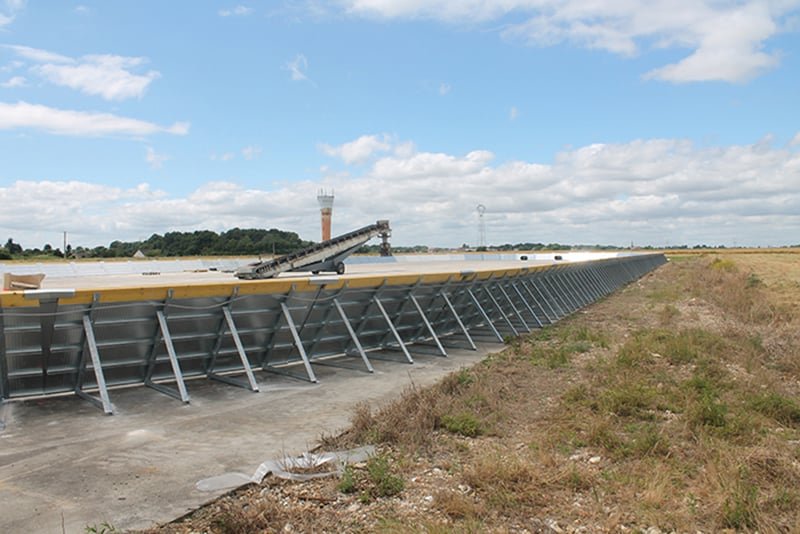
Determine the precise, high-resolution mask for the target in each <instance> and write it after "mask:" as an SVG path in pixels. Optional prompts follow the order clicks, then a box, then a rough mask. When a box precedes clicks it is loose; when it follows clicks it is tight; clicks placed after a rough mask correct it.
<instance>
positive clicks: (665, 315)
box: [91, 254, 800, 533]
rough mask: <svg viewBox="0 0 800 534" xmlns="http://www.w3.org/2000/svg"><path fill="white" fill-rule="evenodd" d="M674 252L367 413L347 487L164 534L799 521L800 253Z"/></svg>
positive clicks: (235, 500) (256, 498) (358, 422)
mask: <svg viewBox="0 0 800 534" xmlns="http://www.w3.org/2000/svg"><path fill="white" fill-rule="evenodd" d="M671 259H672V261H671V263H670V264H668V265H666V266H664V267H662V268H660V269H659V270H657V271H656V272H654V273H651V274H650V275H648V276H646V277H645V278H643V279H641V280H640V281H638V282H636V283H634V284H632V285H631V286H629V287H627V288H625V289H624V290H622V291H620V292H618V293H616V294H614V295H613V296H611V297H610V298H607V299H605V300H603V301H601V302H599V303H597V304H595V305H593V306H590V307H589V308H587V309H586V310H584V311H581V312H578V313H577V314H576V315H574V316H572V317H570V318H568V319H565V320H563V321H562V322H560V323H558V324H557V325H555V326H553V327H548V328H547V329H544V330H540V331H538V332H535V333H534V334H532V335H530V336H523V337H520V338H516V339H512V340H509V343H508V346H507V348H506V350H504V351H503V352H501V353H499V354H496V355H493V356H491V357H489V358H488V359H486V360H485V361H483V362H481V363H480V364H477V365H476V366H474V367H472V368H469V369H462V370H461V371H458V372H456V373H454V374H452V375H450V376H448V377H447V378H446V379H444V380H443V381H442V382H440V383H438V384H437V385H435V386H433V387H429V388H411V389H409V390H407V391H406V392H405V393H404V394H403V395H402V396H401V397H400V398H398V399H397V400H395V401H394V402H392V403H390V404H388V405H386V406H382V407H379V408H377V409H371V408H370V407H368V406H363V405H362V406H358V407H355V408H354V411H353V417H352V426H351V428H350V429H349V430H348V431H347V432H345V433H344V434H342V435H339V436H327V437H323V438H322V439H321V443H320V448H321V449H323V450H338V449H346V448H351V447H356V446H359V445H364V444H374V445H376V447H377V451H378V452H377V454H376V456H375V457H373V458H372V459H371V460H369V461H367V462H363V463H360V464H355V465H353V466H351V467H348V468H347V469H346V470H345V473H344V475H343V476H342V477H341V478H336V479H322V480H316V481H311V482H302V483H296V482H287V481H283V480H277V479H274V478H267V479H265V481H264V483H263V484H262V485H260V486H252V485H251V486H249V487H246V488H242V489H240V490H238V491H235V492H233V493H231V494H229V495H228V496H226V497H223V498H221V499H218V500H217V501H215V502H213V503H211V504H209V505H208V506H206V507H204V508H202V509H200V510H197V511H196V512H194V513H192V514H190V515H189V516H186V517H184V518H182V519H180V520H177V521H175V522H173V523H170V524H167V525H163V526H161V527H159V528H154V529H151V530H149V531H147V532H149V533H156V532H159V533H189V532H221V533H246V532H247V533H249V532H312V531H313V532H435V533H446V532H453V533H455V532H621V531H631V532H636V531H648V532H659V531H661V532H673V531H674V532H692V533H694V532H698V531H702V532H718V531H724V530H728V531H745V532H747V531H752V532H755V531H758V532H762V533H770V532H794V531H796V529H797V528H798V527H797V525H800V382H799V381H798V377H799V376H800V358H799V356H800V319H798V316H800V314H799V313H798V311H799V310H798V302H800V256H798V255H794V254H730V255H720V254H715V255H708V256H705V255H696V254H694V255H687V256H673V257H672V258H671ZM107 527H109V526H108V525H101V526H93V527H91V528H96V530H98V531H100V530H101V529H103V528H107ZM648 529H650V530H648Z"/></svg>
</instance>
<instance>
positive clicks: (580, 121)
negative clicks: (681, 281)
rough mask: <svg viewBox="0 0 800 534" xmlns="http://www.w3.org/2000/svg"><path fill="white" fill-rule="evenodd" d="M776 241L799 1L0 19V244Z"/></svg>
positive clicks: (354, 1)
mask: <svg viewBox="0 0 800 534" xmlns="http://www.w3.org/2000/svg"><path fill="white" fill-rule="evenodd" d="M321 189H324V190H326V191H329V192H330V191H332V192H333V193H334V195H335V203H334V210H333V233H334V235H336V234H339V233H344V232H347V231H350V230H353V229H355V228H359V227H361V226H365V225H367V224H372V223H373V222H374V221H376V220H378V219H389V220H390V222H391V225H392V228H393V238H392V242H393V244H395V245H416V244H423V245H429V246H437V247H458V246H461V245H462V244H467V245H473V246H474V245H477V244H478V241H479V235H480V233H479V216H478V210H477V206H478V205H479V204H480V205H483V206H485V213H484V215H483V217H484V224H485V228H486V232H485V235H486V242H487V243H488V244H503V243H520V242H534V243H535V242H542V243H555V242H557V243H566V244H608V245H621V246H626V245H630V244H631V243H634V244H635V245H642V246H643V245H652V246H657V247H661V246H674V245H681V244H687V245H690V246H692V245H696V244H707V245H711V246H715V245H725V246H780V245H789V244H798V243H800V0H736V1H724V0H285V1H280V0H275V1H263V2H258V1H255V0H254V1H244V0H242V1H241V2H237V1H234V2H210V1H193V0H171V1H169V2H163V1H152V0H138V1H135V2H134V1H128V2H124V1H119V2H107V1H97V2H89V1H84V2H70V1H54V0H42V1H33V0H30V1H26V0H0V242H2V243H4V242H5V241H6V240H7V238H9V237H10V238H13V239H14V241H15V242H17V243H19V244H21V245H22V246H23V247H25V248H34V247H36V248H41V247H42V246H43V245H44V244H46V243H49V244H52V245H53V247H60V246H61V245H62V239H63V237H62V236H63V232H67V235H68V239H69V243H70V244H71V245H72V246H73V247H76V246H84V247H93V246H97V245H108V244H109V243H110V242H111V241H114V240H121V241H134V240H144V239H147V238H148V237H149V236H150V235H152V234H154V233H158V234H162V235H163V234H164V233H165V232H169V231H194V230H202V229H209V230H214V231H216V232H222V231H225V230H228V229H231V228H235V227H239V228H280V229H282V230H288V231H293V232H297V233H298V234H300V236H301V237H302V238H304V239H309V240H319V239H320V222H319V208H318V205H317V200H316V195H317V193H318V191H319V190H321Z"/></svg>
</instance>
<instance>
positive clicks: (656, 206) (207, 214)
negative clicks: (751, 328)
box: [0, 136, 800, 246]
mask: <svg viewBox="0 0 800 534" xmlns="http://www.w3.org/2000/svg"><path fill="white" fill-rule="evenodd" d="M364 137H366V138H369V137H372V136H364ZM381 142H383V141H381ZM346 144H347V143H346ZM386 144H388V145H390V146H389V148H388V149H387V150H382V151H381V152H380V154H382V157H380V158H378V159H375V160H374V161H373V162H372V163H371V164H370V165H369V166H366V167H356V168H354V169H352V170H353V171H354V172H351V173H341V174H338V175H330V176H327V177H326V178H324V180H323V181H311V180H307V181H302V182H294V183H287V184H285V185H282V186H279V187H277V188H275V189H273V190H263V189H255V188H247V187H244V186H243V185H241V184H236V183H232V182H208V183H205V184H202V185H200V186H199V187H198V188H197V189H196V190H195V191H193V192H191V193H190V194H188V195H186V196H170V195H167V194H165V193H163V192H159V191H152V190H150V189H149V187H147V186H145V185H142V186H139V187H136V188H133V189H128V190H122V189H118V188H111V187H105V186H99V185H95V184H89V183H83V182H52V181H43V182H24V183H23V182H17V183H14V184H12V185H10V186H5V187H4V186H0V203H2V205H3V206H4V209H3V210H0V227H2V228H8V229H9V230H10V231H11V233H9V236H10V237H14V239H15V241H17V242H21V243H22V244H23V245H24V246H41V244H42V243H44V242H46V240H44V239H40V241H35V240H34V241H32V242H31V240H33V239H34V238H36V239H39V238H37V237H36V236H39V235H43V234H44V233H46V232H48V231H50V232H52V229H53V228H58V229H59V230H62V229H67V230H70V231H71V232H72V231H73V230H72V229H75V231H80V232H83V234H81V235H75V236H74V238H73V240H72V242H73V246H76V245H79V244H82V245H84V246H86V245H97V244H108V243H109V242H110V241H112V240H115V239H122V240H134V239H145V238H147V237H148V236H149V235H150V234H152V233H154V232H156V233H161V234H163V233H164V232H166V231H170V230H181V231H192V230H197V229H206V228H207V229H211V230H214V231H223V230H227V229H230V228H233V227H235V226H238V227H256V228H264V227H266V228H271V227H278V228H282V229H286V230H291V231H296V232H298V233H300V235H301V236H303V237H304V238H306V239H316V238H317V236H318V235H319V227H318V224H319V218H318V215H317V213H318V212H317V210H318V207H317V204H316V193H317V191H318V189H319V188H320V187H324V188H326V189H335V190H336V205H337V209H336V212H335V214H334V220H333V225H334V232H335V233H340V232H345V231H348V230H351V229H353V228H358V227H360V226H363V225H364V224H368V223H369V222H371V221H375V220H377V219H384V218H386V219H389V220H390V221H391V224H392V228H393V232H392V233H393V242H394V243H395V244H397V245H410V244H428V245H435V246H459V245H460V244H461V243H464V242H466V243H472V244H474V243H475V242H476V240H477V236H478V231H477V221H476V218H475V206H476V205H477V204H479V203H480V204H484V205H485V206H486V207H487V211H486V217H485V220H486V233H487V238H488V241H489V242H490V243H494V244H500V243H506V242H510V243H518V242H544V243H549V242H562V243H573V244H577V243H586V244H594V243H598V244H616V245H625V244H629V243H630V242H631V241H634V242H635V243H636V244H642V245H644V244H652V245H656V246H661V245H664V244H666V243H670V244H673V245H675V244H688V245H694V244H703V243H704V244H709V245H715V244H732V243H733V242H734V241H736V242H737V243H738V244H740V245H771V244H772V245H782V244H796V243H797V242H798V241H800V238H799V237H798V236H800V190H798V188H797V184H798V183H800V154H798V153H797V151H796V150H793V149H789V148H788V147H785V148H775V147H774V146H772V145H765V144H764V141H762V140H759V141H756V142H754V143H753V144H750V145H730V146H719V147H697V146H695V145H694V144H693V143H691V142H689V141H685V140H680V139H650V140H635V141H631V142H627V143H619V144H595V145H588V146H583V147H578V148H576V149H571V150H565V151H563V152H560V153H558V154H555V155H554V157H553V158H552V162H549V163H538V162H528V161H509V162H496V161H495V160H494V157H493V154H492V153H491V152H487V151H485V150H474V151H471V152H469V153H467V154H463V155H454V154H446V153H432V152H424V151H422V152H420V151H415V150H413V151H409V148H408V147H409V145H410V144H409V143H396V142H390V141H386ZM342 146H344V145H342ZM398 146H404V147H405V148H404V149H403V154H402V155H399V154H398V152H397V150H396V147H398ZM356 171H358V172H356ZM50 199H52V201H50ZM56 200H57V201H56ZM43 204H44V205H48V206H49V207H50V209H48V210H42V209H39V207H40V206H41V205H43ZM48 240H52V238H48Z"/></svg>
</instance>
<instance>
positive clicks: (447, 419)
mask: <svg viewBox="0 0 800 534" xmlns="http://www.w3.org/2000/svg"><path fill="white" fill-rule="evenodd" d="M442 427H444V429H445V430H447V431H448V432H451V433H453V434H459V435H461V436H465V437H468V438H474V437H477V436H480V435H481V434H482V433H483V425H482V424H481V422H480V420H478V418H477V417H475V416H474V415H473V414H471V413H467V412H461V413H457V414H455V415H443V416H442Z"/></svg>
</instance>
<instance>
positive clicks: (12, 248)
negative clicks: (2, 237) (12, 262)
mask: <svg viewBox="0 0 800 534" xmlns="http://www.w3.org/2000/svg"><path fill="white" fill-rule="evenodd" d="M5 249H6V250H7V251H8V253H9V254H22V252H23V250H22V245H19V244H17V243H14V240H13V239H11V238H10V237H9V238H8V241H6V246H5Z"/></svg>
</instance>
